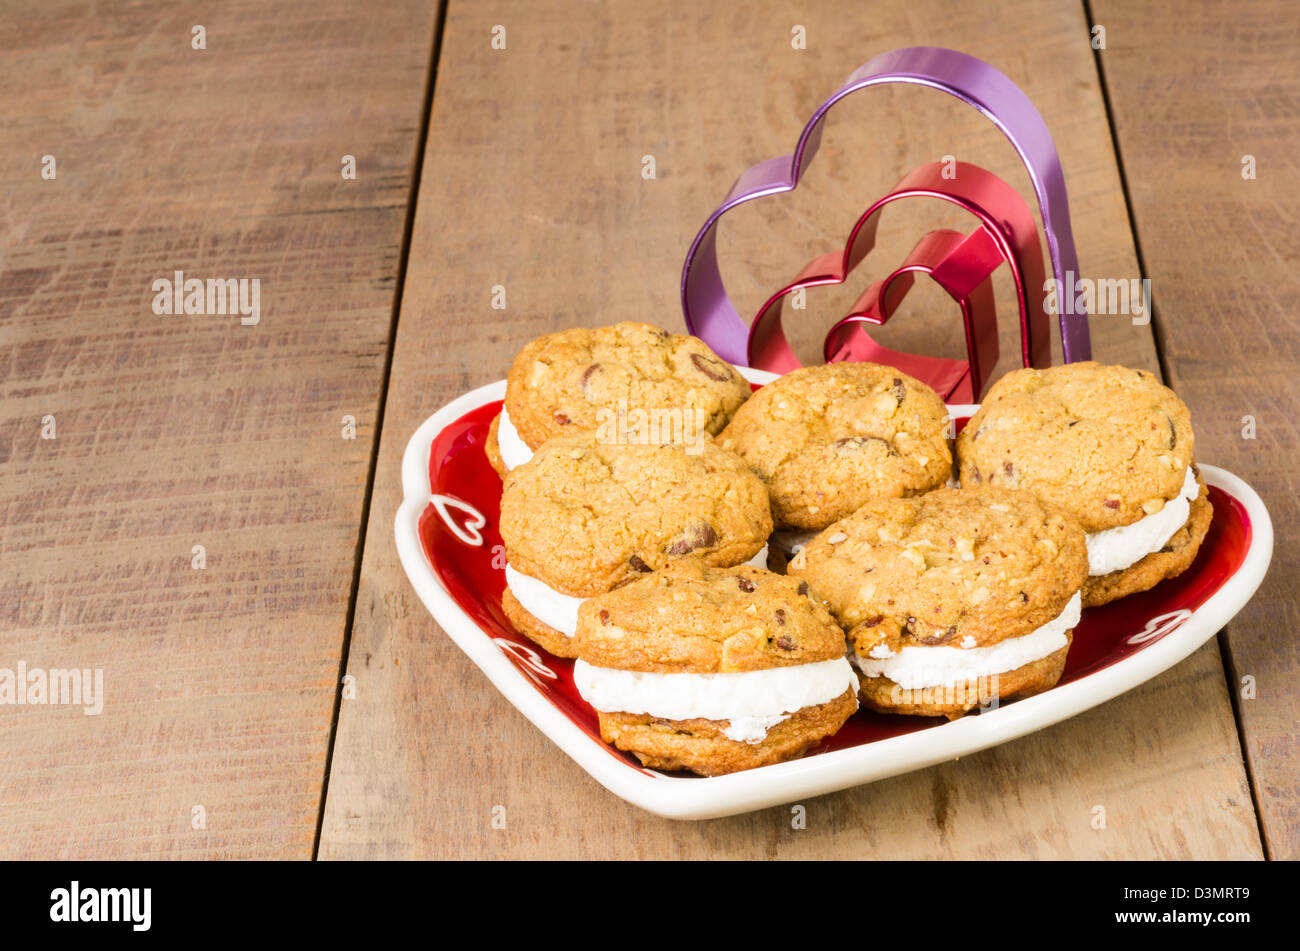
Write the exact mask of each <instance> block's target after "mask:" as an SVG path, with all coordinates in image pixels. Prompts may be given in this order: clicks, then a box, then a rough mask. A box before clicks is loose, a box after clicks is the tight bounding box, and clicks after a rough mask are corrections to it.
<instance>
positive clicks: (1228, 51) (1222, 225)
mask: <svg viewBox="0 0 1300 951" xmlns="http://www.w3.org/2000/svg"><path fill="white" fill-rule="evenodd" d="M1093 11H1094V15H1095V16H1096V18H1097V21H1098V23H1101V24H1104V25H1105V26H1106V28H1107V47H1106V49H1105V50H1104V51H1103V52H1102V53H1101V57H1100V59H1101V63H1102V68H1103V70H1104V76H1105V80H1106V83H1107V87H1108V89H1109V92H1110V98H1111V103H1112V108H1113V112H1114V118H1115V133H1116V136H1117V138H1118V141H1119V146H1120V152H1121V157H1122V160H1123V163H1124V168H1125V172H1126V175H1127V179H1128V184H1129V194H1130V197H1131V200H1132V204H1133V220H1134V224H1135V227H1136V229H1137V235H1138V239H1139V242H1140V245H1141V248H1142V252H1143V258H1144V262H1145V265H1146V267H1147V269H1148V272H1149V273H1148V275H1147V276H1149V277H1150V278H1151V282H1152V294H1153V296H1154V298H1155V310H1156V322H1157V324H1158V326H1159V328H1160V334H1161V339H1162V343H1163V351H1164V359H1165V365H1166V367H1167V369H1168V372H1169V376H1170V379H1171V380H1172V383H1173V385H1174V386H1175V387H1176V388H1177V390H1178V392H1179V393H1180V394H1181V395H1182V397H1183V399H1184V400H1186V401H1187V404H1188V406H1189V407H1190V408H1191V410H1192V414H1193V419H1195V420H1197V422H1198V425H1197V429H1196V454H1197V456H1198V457H1199V458H1201V459H1203V460H1205V461H1206V462H1211V463H1214V464H1215V465H1220V466H1224V467H1225V468H1227V469H1230V470H1232V471H1233V472H1236V473H1237V474H1238V475H1240V476H1241V477H1242V478H1244V479H1246V481H1248V482H1250V483H1251V484H1252V485H1253V486H1254V487H1255V489H1256V490H1257V491H1258V492H1259V493H1260V495H1261V496H1262V497H1263V499H1264V502H1265V504H1266V505H1267V506H1268V508H1269V513H1270V515H1271V516H1272V519H1273V528H1274V531H1275V533H1276V534H1275V537H1276V542H1275V548H1274V553H1273V564H1272V568H1271V569H1270V571H1269V574H1268V577H1267V578H1265V579H1264V584H1263V586H1262V587H1261V588H1260V590H1259V592H1258V594H1256V595H1255V598H1254V599H1253V600H1252V601H1251V602H1250V604H1249V605H1247V607H1246V608H1245V610H1243V611H1242V612H1241V614H1240V615H1239V616H1238V617H1237V618H1236V619H1235V620H1234V621H1233V622H1232V624H1231V625H1230V626H1229V628H1228V631H1227V635H1226V637H1227V641H1226V643H1227V647H1228V653H1229V657H1230V667H1231V677H1230V683H1231V685H1232V689H1233V690H1234V691H1236V692H1237V694H1238V698H1239V699H1238V708H1239V710H1240V716H1241V727H1242V733H1243V736H1244V739H1245V751H1246V755H1247V757H1248V761H1249V765H1250V769H1251V773H1252V775H1253V779H1254V786H1255V793H1256V796H1257V798H1258V803H1259V811H1260V824H1261V827H1262V829H1263V832H1264V836H1265V840H1266V842H1267V845H1268V849H1269V854H1270V856H1271V857H1273V858H1278V859H1296V858H1300V726H1297V724H1298V723H1300V687H1298V686H1297V677H1298V676H1300V641H1297V639H1296V637H1295V632H1296V630H1298V629H1300V600H1297V597H1296V590H1297V587H1298V586H1300V543H1297V541H1296V538H1297V533H1298V532H1300V502H1297V496H1298V495H1300V482H1297V479H1296V463H1297V461H1298V460H1300V428H1298V426H1297V419H1300V378H1298V377H1297V372H1296V367H1297V363H1298V362H1300V324H1298V323H1297V321H1296V316H1295V307H1296V301H1297V300H1300V192H1297V189H1296V182H1295V176H1296V170H1295V156H1296V152H1297V150H1300V105H1298V104H1297V101H1296V90H1297V89H1300V58H1298V57H1297V56H1296V49H1297V47H1298V46H1300V9H1298V8H1297V7H1296V5H1295V4H1293V3H1285V2H1265V3H1255V4H1249V5H1240V4H1228V3H1198V4H1182V3H1175V2H1155V0H1152V2H1144V3H1140V4H1136V5H1135V4H1128V3H1112V2H1108V0H1100V2H1094V4H1093ZM1252 162H1253V165H1254V170H1253V176H1254V177H1247V176H1248V175H1251V174H1252V172H1251V169H1250V165H1251V164H1252ZM1247 678H1249V680H1247Z"/></svg>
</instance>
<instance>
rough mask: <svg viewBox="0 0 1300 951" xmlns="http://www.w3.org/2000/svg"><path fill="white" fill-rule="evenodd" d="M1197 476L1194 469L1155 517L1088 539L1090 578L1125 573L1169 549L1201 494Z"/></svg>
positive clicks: (1188, 471) (1106, 531)
mask: <svg viewBox="0 0 1300 951" xmlns="http://www.w3.org/2000/svg"><path fill="white" fill-rule="evenodd" d="M1200 491H1201V487H1200V486H1199V485H1197V483H1196V475H1195V473H1193V472H1192V469H1191V467H1190V466H1188V468H1187V475H1186V476H1185V477H1184V478H1183V488H1182V490H1181V491H1180V492H1179V493H1178V495H1177V496H1175V497H1174V498H1172V499H1170V500H1169V501H1168V502H1166V503H1165V507H1164V508H1162V509H1161V510H1160V511H1159V512H1156V513H1155V514H1154V515H1148V516H1147V517H1146V518H1142V519H1139V520H1138V521H1136V522H1134V523H1133V524H1131V525H1121V526H1120V527H1119V528H1108V529H1106V530H1105V531H1102V532H1093V533H1092V534H1091V535H1089V536H1088V538H1087V542H1088V574H1089V575H1091V576H1092V577H1094V578H1095V577H1097V576H1098V575H1108V574H1110V573H1111V572H1112V571H1123V570H1124V569H1125V568H1128V567H1129V566H1130V565H1135V564H1137V563H1138V562H1139V561H1141V560H1142V559H1143V558H1145V557H1146V556H1147V555H1149V554H1151V553H1152V552H1154V551H1159V550H1160V549H1162V548H1164V547H1165V542H1167V541H1169V539H1171V538H1173V537H1174V534H1175V533H1176V532H1177V531H1178V530H1179V529H1180V528H1182V527H1183V525H1185V524H1186V523H1187V519H1188V517H1189V516H1190V515H1191V512H1192V502H1193V501H1194V500H1195V499H1196V496H1197V495H1198V494H1199V493H1200Z"/></svg>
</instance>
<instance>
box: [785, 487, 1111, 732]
mask: <svg viewBox="0 0 1300 951" xmlns="http://www.w3.org/2000/svg"><path fill="white" fill-rule="evenodd" d="M1084 537H1085V536H1084V531H1083V529H1082V528H1081V527H1080V526H1079V524H1078V522H1076V521H1075V520H1074V519H1073V518H1071V517H1070V516H1069V515H1067V514H1065V513H1064V512H1061V511H1060V510H1058V509H1055V508H1053V507H1051V506H1049V505H1047V504H1045V503H1042V502H1040V501H1039V500H1038V499H1037V498H1035V497H1034V496H1033V495H1031V494H1030V493H1028V492H1022V491H1017V490H1013V489H1005V488H1001V487H998V486H987V485H984V486H980V487H977V488H972V489H947V488H945V489H936V490H935V491H933V492H930V493H928V494H926V495H923V496H919V497H915V498H905V499H877V500H875V501H872V502H868V503H867V504H866V505H864V506H863V507H862V508H860V509H859V510H858V511H857V512H855V513H854V514H853V515H850V516H849V517H848V518H845V519H842V520H840V521H838V522H836V523H834V524H833V525H831V526H829V527H827V528H826V529H825V530H824V531H822V533H821V534H819V535H818V536H817V537H816V538H814V539H813V540H812V541H811V542H809V543H808V545H807V546H806V547H804V548H803V549H802V550H801V551H800V552H799V553H798V554H796V555H795V557H794V559H793V560H792V561H791V562H790V566H789V572H790V575H791V576H792V577H794V578H796V579H799V580H802V581H806V582H807V583H808V584H809V586H810V588H811V590H812V592H813V593H814V594H815V595H816V596H818V597H820V598H822V599H824V601H825V602H826V604H827V606H828V607H829V608H830V610H831V613H832V614H833V615H835V617H836V619H837V620H838V621H839V622H840V625H841V626H842V627H843V628H844V629H845V630H846V631H848V639H849V643H850V645H851V646H852V649H853V654H854V657H853V662H854V664H855V666H856V667H857V668H858V670H859V673H860V676H861V685H862V700H863V702H864V703H865V704H866V705H867V706H869V707H871V708H872V709H875V710H880V711H883V712H890V713H905V714H919V715H925V716H938V715H942V716H948V717H956V716H960V715H962V714H964V713H966V712H967V711H969V710H971V709H972V708H974V707H976V706H984V705H987V703H989V702H990V701H991V700H998V701H1001V700H1006V699H1009V698H1011V697H1013V696H1024V695H1027V694H1029V693H1035V692H1038V691H1041V690H1045V689H1047V688H1048V687H1051V686H1053V685H1054V684H1055V683H1056V681H1057V679H1058V678H1059V677H1060V675H1061V671H1062V670H1063V668H1064V664H1065V658H1066V654H1067V652H1068V650H1069V644H1070V637H1071V633H1072V631H1073V628H1074V625H1075V623H1077V621H1078V619H1079V610H1080V601H1081V597H1080V589H1081V587H1082V586H1083V583H1084V580H1085V579H1086V578H1087V574H1088V555H1087V546H1086V543H1085V540H1084Z"/></svg>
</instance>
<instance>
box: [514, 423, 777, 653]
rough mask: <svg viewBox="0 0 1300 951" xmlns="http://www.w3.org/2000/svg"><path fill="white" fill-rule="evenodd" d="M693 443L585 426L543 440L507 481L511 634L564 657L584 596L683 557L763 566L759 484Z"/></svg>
mask: <svg viewBox="0 0 1300 951" xmlns="http://www.w3.org/2000/svg"><path fill="white" fill-rule="evenodd" d="M698 448H699V451H693V450H692V448H691V447H688V446H683V445H658V446H642V445H628V444H621V443H606V442H603V441H602V440H601V438H600V436H599V434H598V433H596V432H595V431H590V430H589V431H586V432H580V433H573V434H570V435H565V436H558V437H556V438H554V439H551V440H549V441H548V442H547V443H546V444H545V445H543V446H542V447H541V448H540V449H539V450H538V451H537V453H536V454H535V455H534V456H533V458H532V459H531V460H530V461H529V462H527V463H525V464H524V465H521V466H519V467H518V468H516V469H513V470H511V471H510V472H509V473H508V474H507V476H506V478H505V485H504V487H503V490H502V495H501V521H500V527H501V538H502V541H504V542H505V549H506V551H505V555H506V588H507V591H506V597H505V598H504V599H503V602H502V607H503V609H504V610H505V612H506V615H507V616H508V617H509V618H510V620H511V622H512V623H513V624H514V625H515V627H516V628H517V629H518V630H519V631H520V632H521V633H522V634H524V635H525V636H527V637H530V638H531V639H532V640H534V641H535V642H537V643H538V644H540V645H541V646H542V647H544V648H546V649H547V650H548V651H550V652H551V653H553V654H556V655H557V656H561V657H573V656H575V654H574V652H573V647H572V643H571V638H572V637H573V634H574V631H575V630H576V629H577V622H578V609H579V607H580V606H581V604H582V602H583V599H585V598H590V597H592V596H594V595H598V594H602V593H604V592H606V591H610V590H612V589H613V588H616V587H618V586H619V585H624V584H627V583H628V582H631V581H635V580H637V579H638V578H641V577H643V576H644V575H646V574H649V573H650V572H652V571H654V570H655V569H657V568H661V567H663V566H664V565H666V564H668V563H670V562H672V561H675V560H677V559H680V558H684V557H688V556H689V557H697V558H700V559H702V560H703V561H704V562H706V563H707V564H710V565H716V566H730V565H739V564H743V563H744V562H747V561H750V560H751V559H754V560H755V561H756V562H757V563H758V564H764V563H765V562H766V557H767V551H766V543H767V537H768V535H769V534H771V531H772V516H771V513H770V511H769V509H768V501H767V490H766V489H765V488H764V486H763V483H762V482H760V481H759V479H758V477H757V476H756V475H754V473H753V472H752V471H750V469H749V467H748V466H746V465H745V464H744V462H743V461H741V459H740V458H739V457H738V456H736V455H734V454H732V453H729V452H726V451H725V450H723V449H720V448H718V447H717V446H716V445H714V444H713V441H712V439H709V438H707V437H706V439H705V441H704V442H703V443H701V444H700V446H699V447H698Z"/></svg>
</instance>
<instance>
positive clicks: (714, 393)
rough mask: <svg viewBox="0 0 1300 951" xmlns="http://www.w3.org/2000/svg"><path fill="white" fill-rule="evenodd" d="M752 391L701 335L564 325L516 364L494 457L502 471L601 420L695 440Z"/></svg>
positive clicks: (717, 427)
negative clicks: (550, 441)
mask: <svg viewBox="0 0 1300 951" xmlns="http://www.w3.org/2000/svg"><path fill="white" fill-rule="evenodd" d="M749 394H750V387H749V383H748V382H747V381H746V380H745V378H744V377H742V376H741V375H740V374H739V373H738V372H736V369H735V368H734V367H732V366H731V364H729V363H727V362H726V361H725V360H723V359H722V358H721V357H719V356H718V355H717V354H716V353H714V352H713V351H712V350H711V349H709V346H708V344H706V343H705V342H704V341H702V340H700V339H699V338H698V337H690V336H685V335H682V334H671V333H669V332H668V331H666V330H661V329H659V328H658V327H654V326H651V325H650V324H642V323H631V322H626V323H619V324H614V325H613V326H609V327H596V328H588V327H577V328H573V329H571V330H562V331H560V332H559V333H553V334H547V335H546V336H543V337H538V338H537V339H536V340H534V341H532V342H531V343H530V344H528V345H527V346H526V347H524V348H523V349H522V350H521V351H519V354H518V355H517V356H516V357H515V360H514V363H513V364H511V366H510V373H509V375H508V376H507V378H506V396H505V403H504V405H503V406H502V409H501V413H500V415H499V416H497V418H496V419H494V420H493V421H492V425H491V428H490V430H489V432H488V439H487V446H486V451H487V456H488V461H489V462H491V463H492V466H493V468H494V469H496V470H497V472H498V473H500V474H502V475H504V474H505V473H506V472H508V471H509V470H510V469H513V468H514V467H515V466H518V465H520V464H522V463H524V462H527V461H528V459H529V458H531V456H532V454H533V453H534V452H535V451H536V450H537V449H538V448H539V447H540V446H541V445H542V443H544V442H546V440H548V439H550V438H552V437H554V436H559V435H561V434H563V433H571V432H575V431H578V430H583V429H595V428H597V427H606V428H608V429H609V430H610V432H611V435H612V436H616V437H617V438H619V439H620V440H621V441H624V442H642V443H669V442H683V443H690V442H692V441H694V440H696V439H698V438H701V437H703V436H705V435H708V436H716V435H717V434H718V433H719V432H721V431H722V428H723V427H724V426H726V424H727V421H728V420H730V419H731V415H732V413H734V412H735V411H736V408H737V407H739V406H740V405H741V404H742V403H743V402H745V400H746V399H748V398H749Z"/></svg>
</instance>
